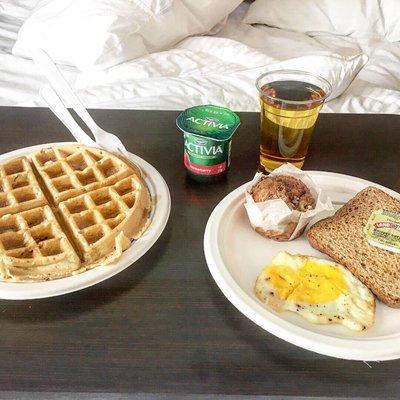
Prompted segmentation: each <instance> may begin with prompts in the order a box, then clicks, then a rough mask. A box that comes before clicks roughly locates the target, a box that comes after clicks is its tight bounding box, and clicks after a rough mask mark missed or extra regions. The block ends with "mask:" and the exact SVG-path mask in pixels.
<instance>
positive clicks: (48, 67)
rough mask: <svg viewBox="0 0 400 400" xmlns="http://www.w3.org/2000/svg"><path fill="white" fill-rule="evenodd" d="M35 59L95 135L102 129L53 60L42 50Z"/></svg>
mask: <svg viewBox="0 0 400 400" xmlns="http://www.w3.org/2000/svg"><path fill="white" fill-rule="evenodd" d="M33 59H34V61H35V64H36V65H38V66H39V67H40V68H41V69H42V70H43V72H44V73H45V76H46V77H47V79H48V80H49V82H50V84H51V86H52V87H53V89H54V91H55V92H56V93H57V94H58V96H60V97H61V98H63V99H64V100H66V101H67V102H68V104H69V106H70V107H72V108H73V109H74V111H75V112H76V113H77V114H78V115H79V117H80V118H81V119H82V121H83V122H84V123H85V124H86V125H87V126H88V128H89V129H90V130H91V131H92V133H93V134H94V135H95V131H96V130H98V129H100V127H99V126H98V125H97V124H96V122H95V121H94V119H93V118H92V117H91V116H90V114H89V113H88V111H87V110H86V108H85V106H84V105H83V104H82V103H81V101H80V100H79V98H78V96H77V95H76V94H75V93H74V91H73V90H72V88H71V86H70V85H69V83H68V82H67V81H66V79H65V78H64V77H63V75H62V74H61V72H60V71H59V69H58V68H57V66H56V65H55V64H54V62H53V60H52V59H51V58H50V57H49V55H48V54H47V53H46V52H45V51H44V50H42V49H38V50H36V51H35V53H34V55H33Z"/></svg>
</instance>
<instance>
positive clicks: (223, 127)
mask: <svg viewBox="0 0 400 400" xmlns="http://www.w3.org/2000/svg"><path fill="white" fill-rule="evenodd" d="M176 125H177V126H178V128H179V129H180V130H182V131H183V132H188V133H193V134H196V135H198V136H202V137H205V138H211V139H214V140H229V139H230V138H231V137H232V135H233V133H234V132H235V130H236V129H237V127H238V126H239V125H240V119H239V117H238V116H237V114H235V113H234V112H233V111H231V110H229V108H225V107H219V106H214V105H212V104H207V105H204V106H196V107H191V108H188V109H186V110H185V111H183V112H182V113H181V114H180V115H179V116H178V118H177V119H176Z"/></svg>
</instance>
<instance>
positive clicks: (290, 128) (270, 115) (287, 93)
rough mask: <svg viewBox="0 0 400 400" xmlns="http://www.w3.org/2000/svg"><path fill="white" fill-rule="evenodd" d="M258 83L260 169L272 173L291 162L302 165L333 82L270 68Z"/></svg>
mask: <svg viewBox="0 0 400 400" xmlns="http://www.w3.org/2000/svg"><path fill="white" fill-rule="evenodd" d="M256 86H257V89H258V91H259V94H260V105H261V115H260V129H261V141H260V170H261V171H263V172H271V171H273V170H274V169H275V168H278V167H279V166H281V165H282V164H284V163H286V162H289V163H292V164H293V165H295V166H296V167H299V168H301V167H302V166H303V164H304V160H305V157H306V155H307V150H308V146H309V144H310V141H311V136H312V133H313V130H314V126H315V123H316V121H317V118H318V114H319V111H320V110H321V108H322V106H323V103H324V101H325V99H326V98H327V97H328V96H329V95H330V93H331V91H332V87H331V85H330V83H329V82H328V81H327V80H326V79H324V78H322V77H320V76H317V75H313V74H311V73H308V72H303V71H296V70H279V71H270V72H267V73H265V74H263V75H261V76H260V77H259V78H258V79H257V81H256Z"/></svg>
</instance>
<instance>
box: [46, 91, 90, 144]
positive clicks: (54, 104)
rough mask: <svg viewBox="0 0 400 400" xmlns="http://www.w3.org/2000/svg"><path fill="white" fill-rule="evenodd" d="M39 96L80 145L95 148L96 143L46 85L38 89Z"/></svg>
mask: <svg viewBox="0 0 400 400" xmlns="http://www.w3.org/2000/svg"><path fill="white" fill-rule="evenodd" d="M40 95H41V96H42V98H43V100H44V101H45V102H46V103H47V104H48V106H49V108H50V110H51V111H53V113H54V114H55V115H56V116H57V117H58V119H59V120H60V121H61V122H62V123H63V124H64V125H65V126H66V127H67V128H68V130H69V131H70V132H71V133H72V136H73V137H74V138H75V139H76V140H77V141H78V142H80V143H82V144H85V145H87V146H92V147H93V146H94V147H97V143H96V142H95V141H94V140H92V139H91V138H90V136H88V135H87V134H86V132H85V131H84V130H83V129H82V128H81V127H80V126H79V125H78V123H77V122H76V121H75V120H74V118H73V117H72V115H71V113H70V112H69V111H68V109H67V108H66V107H65V106H64V104H63V103H62V101H61V99H60V98H59V97H58V96H57V94H56V92H55V91H54V90H53V89H52V88H51V87H50V86H48V85H46V86H43V87H42V88H41V89H40Z"/></svg>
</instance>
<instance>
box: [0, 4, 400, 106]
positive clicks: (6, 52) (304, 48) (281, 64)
mask: <svg viewBox="0 0 400 400" xmlns="http://www.w3.org/2000/svg"><path fill="white" fill-rule="evenodd" d="M31 7H32V1H27V0H6V1H3V2H1V3H0V105H17V106H40V105H43V104H44V103H43V102H42V100H41V99H40V97H39V95H38V90H39V88H40V87H41V86H42V85H43V83H44V82H45V80H44V78H42V77H41V76H40V74H39V72H38V71H37V70H36V69H35V67H34V65H33V62H32V61H30V60H28V59H24V58H21V57H17V56H14V55H12V54H11V49H12V47H13V44H14V43H15V40H16V37H17V32H18V29H19V27H20V26H21V24H22V23H23V21H24V20H25V19H26V18H27V16H28V14H29V10H30V8H31ZM247 7H248V5H247V4H242V5H241V6H240V7H239V8H238V9H237V10H236V11H235V12H234V13H233V14H232V15H231V16H230V17H229V19H228V21H227V23H226V25H225V26H224V28H223V29H222V30H221V31H219V32H218V34H217V35H215V36H194V37H190V38H187V39H184V40H183V41H182V42H180V43H179V44H178V45H176V46H175V47H174V48H173V49H170V50H167V51H164V52H158V53H153V54H150V55H145V56H143V57H141V58H138V59H135V60H132V61H128V62H125V63H122V64H119V65H116V66H114V67H111V68H109V69H107V70H104V71H97V72H90V73H88V72H86V73H84V72H78V71H77V70H76V69H74V68H73V67H63V68H62V70H63V73H64V74H65V76H66V77H67V78H68V79H69V80H70V82H71V84H72V85H73V86H74V87H75V89H76V91H77V92H78V94H79V97H80V98H81V99H82V101H83V102H84V103H85V105H86V106H87V107H89V108H130V109H184V108H187V107H189V106H192V105H196V104H204V103H213V104H219V105H224V106H226V107H230V108H232V109H234V110H236V111H257V110H258V99H257V92H256V89H255V86H254V81H255V79H256V77H257V76H258V75H260V74H261V73H263V72H265V71H267V70H269V69H276V68H291V69H301V70H306V71H311V72H315V73H318V74H320V75H322V76H324V77H325V78H327V79H328V80H329V81H330V82H331V83H332V84H333V87H334V93H333V95H332V96H331V99H330V101H329V102H327V103H326V105H325V106H324V109H323V110H324V111H325V112H361V113H362V112H377V113H398V112H400V68H399V65H400V43H399V42H394V43H390V42H386V41H385V40H382V39H379V40H378V39H364V40H357V39H354V38H349V37H343V36H337V35H333V34H319V35H316V36H314V37H309V36H307V35H305V34H302V33H296V32H290V31H287V30H283V29H277V28H269V27H266V26H261V25H259V26H251V25H247V24H244V23H243V22H241V20H242V18H243V15H244V13H245V11H246V9H247Z"/></svg>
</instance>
